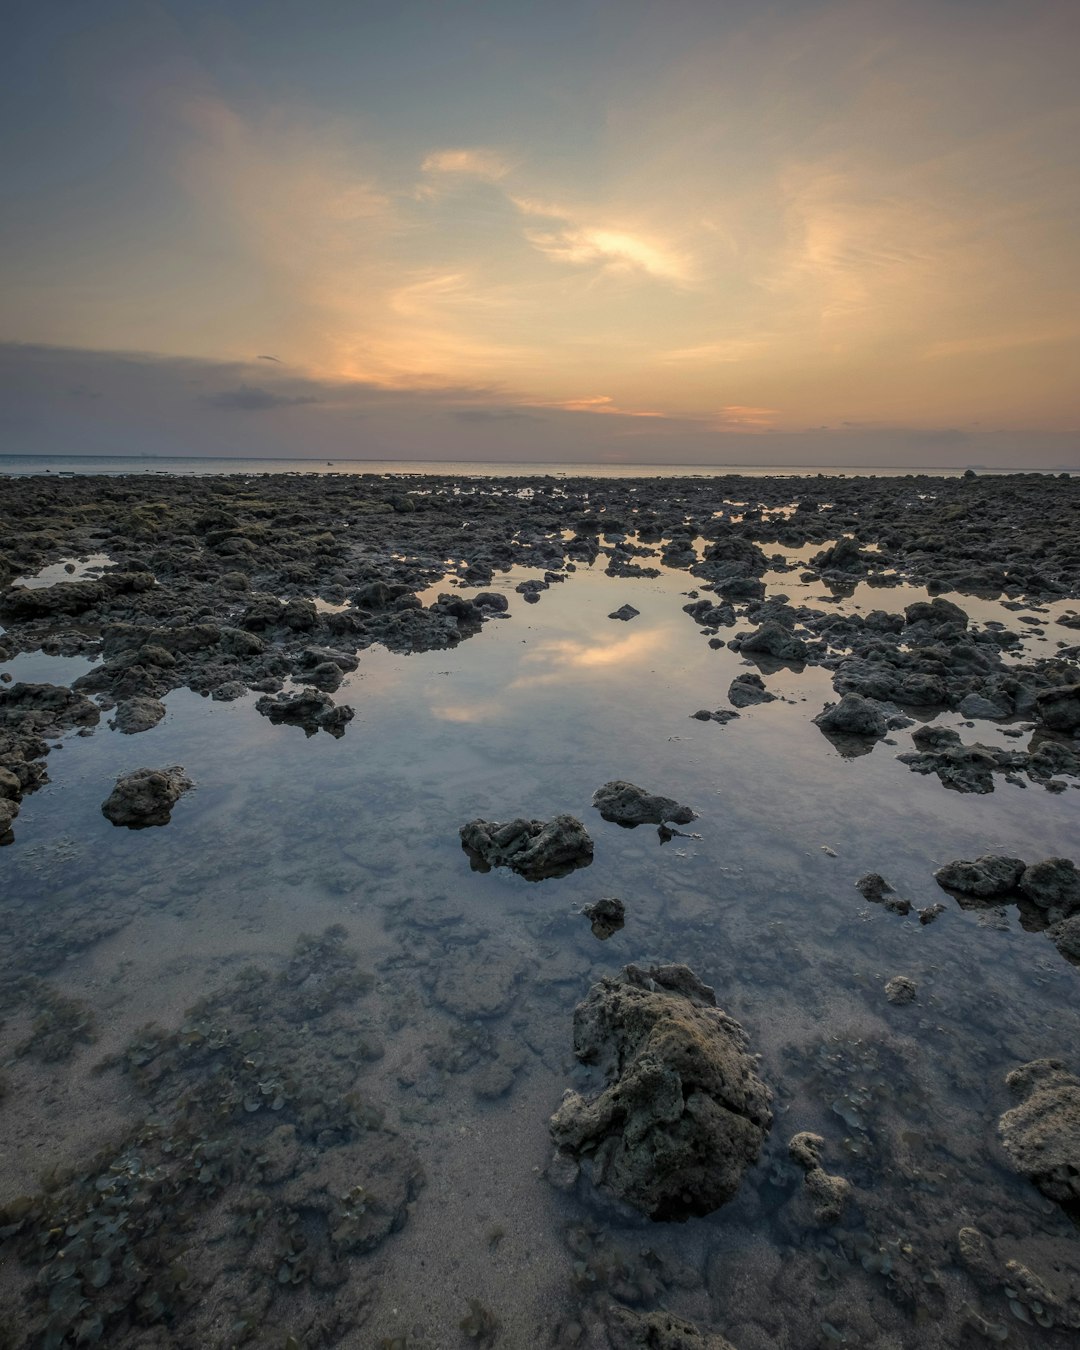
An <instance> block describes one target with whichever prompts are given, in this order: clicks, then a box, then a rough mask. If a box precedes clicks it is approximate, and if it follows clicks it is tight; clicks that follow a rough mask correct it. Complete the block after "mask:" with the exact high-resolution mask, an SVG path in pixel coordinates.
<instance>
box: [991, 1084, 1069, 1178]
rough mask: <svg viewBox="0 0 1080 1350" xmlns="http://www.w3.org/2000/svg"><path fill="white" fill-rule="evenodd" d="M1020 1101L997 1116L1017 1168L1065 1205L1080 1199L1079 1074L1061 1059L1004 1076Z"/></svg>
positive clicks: (1002, 1137)
mask: <svg viewBox="0 0 1080 1350" xmlns="http://www.w3.org/2000/svg"><path fill="white" fill-rule="evenodd" d="M1005 1082H1006V1085H1007V1086H1008V1087H1009V1088H1010V1089H1011V1091H1012V1092H1013V1093H1014V1095H1016V1096H1018V1097H1020V1098H1022V1100H1021V1102H1020V1105H1019V1106H1015V1107H1013V1109H1012V1110H1011V1111H1006V1112H1005V1114H1004V1115H1003V1116H1002V1117H1001V1119H1000V1120H999V1121H998V1134H999V1136H1000V1138H1001V1142H1002V1144H1003V1146H1004V1148H1005V1152H1006V1153H1007V1154H1008V1155H1009V1158H1010V1160H1011V1161H1012V1164H1013V1166H1014V1167H1015V1168H1016V1170H1017V1171H1018V1172H1020V1173H1021V1174H1022V1175H1024V1176H1026V1177H1027V1178H1028V1180H1029V1181H1032V1182H1034V1183H1035V1185H1036V1186H1038V1188H1039V1190H1041V1191H1042V1192H1043V1194H1044V1195H1048V1196H1049V1197H1050V1199H1051V1200H1057V1201H1059V1202H1061V1203H1062V1204H1066V1203H1073V1204H1074V1203H1076V1202H1077V1201H1080V1079H1078V1078H1076V1076H1075V1075H1074V1074H1071V1073H1070V1072H1069V1071H1068V1069H1067V1068H1066V1067H1065V1065H1064V1064H1063V1063H1062V1062H1061V1060H1058V1059H1036V1060H1033V1061H1032V1062H1031V1063H1030V1064H1024V1065H1023V1066H1022V1067H1021V1068H1019V1069H1014V1070H1013V1071H1012V1073H1010V1074H1009V1075H1008V1076H1007V1077H1006V1079H1005Z"/></svg>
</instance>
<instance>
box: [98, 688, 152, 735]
mask: <svg viewBox="0 0 1080 1350" xmlns="http://www.w3.org/2000/svg"><path fill="white" fill-rule="evenodd" d="M164 716H165V704H164V703H162V702H161V700H160V699H156V698H149V697H147V696H146V695H136V697H134V698H128V699H125V700H124V701H123V703H118V704H117V706H116V714H115V716H113V717H112V718H110V719H109V726H111V727H115V729H116V730H117V731H122V732H123V733H124V735H125V736H133V735H135V734H136V733H137V732H140V731H149V730H150V728H151V727H156V726H157V724H158V723H159V722H160V721H161V719H162V718H163V717H164Z"/></svg>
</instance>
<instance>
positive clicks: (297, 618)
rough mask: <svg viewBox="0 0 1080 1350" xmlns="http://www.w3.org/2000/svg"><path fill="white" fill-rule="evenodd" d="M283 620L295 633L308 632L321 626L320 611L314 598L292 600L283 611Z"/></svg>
mask: <svg viewBox="0 0 1080 1350" xmlns="http://www.w3.org/2000/svg"><path fill="white" fill-rule="evenodd" d="M281 622H282V623H283V624H284V625H285V627H286V628H291V629H292V631H293V632H294V633H308V632H310V631H311V630H312V629H313V628H318V626H319V611H318V610H317V609H316V608H315V602H314V601H313V600H290V601H289V602H288V603H287V604H286V606H285V608H284V609H283V610H282V612H281Z"/></svg>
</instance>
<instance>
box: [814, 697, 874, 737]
mask: <svg viewBox="0 0 1080 1350" xmlns="http://www.w3.org/2000/svg"><path fill="white" fill-rule="evenodd" d="M814 725H815V726H817V727H820V728H821V730H822V731H823V732H825V734H826V735H839V736H869V737H872V738H873V739H875V740H879V739H880V738H881V737H882V736H884V735H885V731H886V727H887V719H886V716H885V713H884V711H883V710H882V708H881V705H880V704H878V703H875V702H874V700H873V699H869V698H863V696H862V695H861V694H845V695H844V696H843V698H842V699H841V700H840V702H839V703H833V704H831V705H829V706H827V707H826V708H824V709H823V711H821V712H819V713H818V715H817V716H816V717H815V718H814Z"/></svg>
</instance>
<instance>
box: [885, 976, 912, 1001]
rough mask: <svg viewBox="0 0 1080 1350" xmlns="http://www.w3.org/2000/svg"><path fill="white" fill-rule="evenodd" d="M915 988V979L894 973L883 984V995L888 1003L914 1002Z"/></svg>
mask: <svg viewBox="0 0 1080 1350" xmlns="http://www.w3.org/2000/svg"><path fill="white" fill-rule="evenodd" d="M917 988H918V987H917V985H916V984H915V981H914V980H912V979H909V978H908V976H907V975H894V976H893V977H892V979H891V980H890V981H889V983H888V984H887V985H886V986H885V997H886V998H887V999H888V1000H889V1002H890V1003H896V1004H904V1003H914V1002H915V994H916V992H917Z"/></svg>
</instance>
